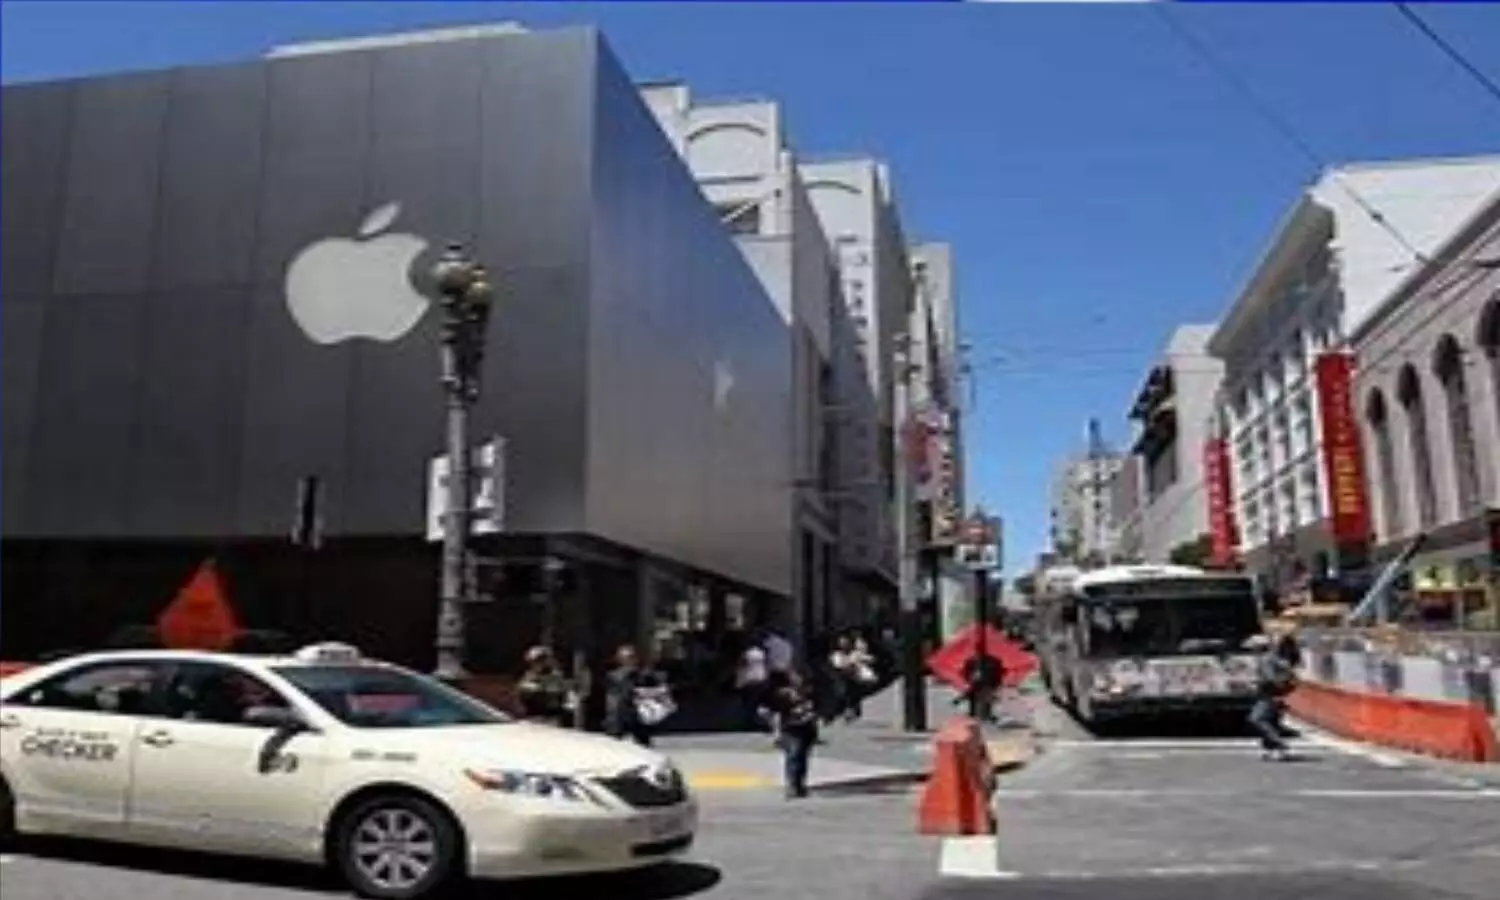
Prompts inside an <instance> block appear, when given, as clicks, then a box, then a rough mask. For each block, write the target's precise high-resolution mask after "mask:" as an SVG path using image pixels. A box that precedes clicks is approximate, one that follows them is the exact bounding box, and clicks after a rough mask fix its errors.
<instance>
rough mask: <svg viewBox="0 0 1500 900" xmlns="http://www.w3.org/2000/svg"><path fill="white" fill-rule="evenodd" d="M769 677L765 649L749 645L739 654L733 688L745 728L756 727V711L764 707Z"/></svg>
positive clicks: (758, 645)
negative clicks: (738, 700)
mask: <svg viewBox="0 0 1500 900" xmlns="http://www.w3.org/2000/svg"><path fill="white" fill-rule="evenodd" d="M770 675H771V669H770V663H769V661H768V659H767V656H766V651H765V648H763V647H761V646H760V644H759V643H751V644H750V645H749V646H748V647H746V648H745V650H744V652H742V653H741V654H740V659H739V665H738V666H737V667H736V669H735V673H734V688H735V691H736V692H737V693H738V694H739V697H740V709H741V711H742V713H743V718H744V721H745V724H746V726H747V727H749V728H750V729H751V730H755V729H756V727H757V725H756V723H757V722H758V719H757V715H758V713H757V710H759V709H760V708H761V707H762V706H763V705H764V702H765V692H766V685H767V683H768V680H769V678H770Z"/></svg>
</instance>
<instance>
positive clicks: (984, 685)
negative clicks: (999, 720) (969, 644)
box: [954, 648, 1005, 722]
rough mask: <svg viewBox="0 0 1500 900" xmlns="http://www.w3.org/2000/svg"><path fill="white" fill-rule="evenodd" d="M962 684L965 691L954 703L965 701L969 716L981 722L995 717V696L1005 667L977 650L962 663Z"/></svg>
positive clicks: (1002, 678) (1003, 676) (1003, 680)
mask: <svg viewBox="0 0 1500 900" xmlns="http://www.w3.org/2000/svg"><path fill="white" fill-rule="evenodd" d="M963 676H964V684H966V685H967V689H966V690H965V691H964V692H963V693H962V694H960V695H959V696H958V699H957V700H955V701H954V702H955V703H962V702H964V701H967V702H968V704H969V715H970V716H971V717H973V718H975V719H978V720H979V721H981V722H989V721H992V720H993V719H994V717H995V694H996V692H997V691H999V690H1000V686H1001V685H1003V684H1004V683H1005V666H1004V664H1002V663H1001V662H1000V660H998V659H996V658H995V657H994V656H992V655H990V654H989V653H980V652H978V648H976V649H975V652H974V654H973V655H972V656H970V657H969V659H968V661H967V662H965V663H964V670H963Z"/></svg>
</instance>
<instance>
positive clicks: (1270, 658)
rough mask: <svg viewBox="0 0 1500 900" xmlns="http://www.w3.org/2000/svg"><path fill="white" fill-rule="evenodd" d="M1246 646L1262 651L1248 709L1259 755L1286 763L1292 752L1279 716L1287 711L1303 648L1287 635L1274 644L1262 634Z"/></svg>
mask: <svg viewBox="0 0 1500 900" xmlns="http://www.w3.org/2000/svg"><path fill="white" fill-rule="evenodd" d="M1249 646H1250V648H1251V649H1257V650H1261V651H1262V652H1261V655H1260V659H1259V660H1258V661H1257V664H1256V698H1255V705H1254V706H1253V707H1251V709H1250V726H1251V727H1252V728H1254V729H1255V731H1256V733H1257V734H1259V735H1260V750H1261V758H1262V759H1267V760H1270V759H1274V760H1278V761H1281V762H1285V761H1286V760H1288V759H1290V758H1291V753H1290V751H1289V750H1288V748H1287V743H1286V731H1285V729H1284V728H1283V726H1282V717H1283V716H1284V715H1285V714H1286V696H1287V695H1288V694H1290V693H1291V692H1292V690H1293V689H1294V688H1295V687H1296V686H1297V669H1296V665H1297V660H1298V659H1299V658H1300V657H1301V654H1302V651H1301V648H1299V647H1298V646H1297V639H1296V638H1295V637H1293V636H1292V635H1290V634H1284V635H1282V636H1281V638H1280V639H1279V640H1278V641H1276V643H1275V644H1272V642H1271V640H1270V639H1269V638H1267V637H1265V636H1264V635H1257V636H1256V637H1255V638H1252V642H1251V643H1250V645H1249Z"/></svg>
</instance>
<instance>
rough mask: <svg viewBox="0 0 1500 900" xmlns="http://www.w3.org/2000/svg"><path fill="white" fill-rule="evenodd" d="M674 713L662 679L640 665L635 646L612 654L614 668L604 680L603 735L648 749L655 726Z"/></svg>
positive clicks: (656, 673)
mask: <svg viewBox="0 0 1500 900" xmlns="http://www.w3.org/2000/svg"><path fill="white" fill-rule="evenodd" d="M675 709H676V708H675V705H674V704H673V702H672V698H671V690H670V688H669V687H668V685H667V684H666V681H665V679H663V678H662V677H661V675H660V673H658V672H656V671H655V670H653V669H651V668H650V667H649V666H647V665H645V664H644V663H643V662H642V661H641V659H640V655H639V654H638V653H637V652H636V649H635V647H634V646H632V645H630V644H626V645H624V646H622V647H620V649H618V650H616V651H615V664H614V666H613V667H612V668H611V669H610V670H609V672H608V673H606V674H605V676H604V731H605V733H606V734H608V735H610V736H611V737H616V738H620V739H621V740H627V739H628V740H633V741H635V742H636V743H637V744H640V745H641V746H643V747H649V746H651V741H652V737H653V735H654V734H655V731H656V729H657V726H659V725H660V724H661V723H662V722H663V721H665V720H666V718H667V717H668V716H670V715H671V714H672V713H673V712H674V711H675Z"/></svg>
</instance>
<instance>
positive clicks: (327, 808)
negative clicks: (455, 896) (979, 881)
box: [0, 644, 698, 898]
mask: <svg viewBox="0 0 1500 900" xmlns="http://www.w3.org/2000/svg"><path fill="white" fill-rule="evenodd" d="M697 819H698V807H697V802H696V801H695V800H694V798H693V797H692V796H691V795H690V793H689V791H688V789H687V787H686V785H685V783H684V781H683V778H682V775H681V774H680V773H679V772H678V770H677V769H676V768H675V767H674V766H673V765H672V763H671V762H670V761H669V760H668V759H667V758H666V757H664V756H661V755H660V754H657V753H655V752H652V751H651V750H647V749H645V748H642V747H638V746H636V745H633V744H629V743H625V742H622V741H617V740H613V739H610V738H606V737H602V736H598V735H591V734H585V733H581V732H576V731H566V730H563V729H559V728H553V727H550V726H545V725H533V724H528V723H524V722H518V721H515V720H514V719H511V718H510V717H508V716H506V715H504V714H503V713H500V712H498V711H496V710H494V709H492V708H491V707H489V706H487V705H485V704H483V703H481V702H479V701H477V700H475V699H473V698H471V697H469V696H468V695H466V694H464V693H462V692H460V691H458V690H455V689H453V688H451V687H448V686H447V685H445V684H443V683H442V682H440V681H437V680H435V679H433V678H430V677H428V676H425V675H419V674H416V673H415V672H411V671H408V670H406V669H402V668H400V667H397V666H394V665H389V664H386V663H381V662H376V661H372V660H368V659H364V658H361V656H360V654H359V652H358V651H357V650H355V649H354V648H353V647H349V646H347V645H342V644H321V645H316V646H313V647H309V648H306V649H304V650H302V651H299V652H298V653H296V654H294V655H292V656H281V657H269V656H241V655H236V654H223V653H202V652H194V651H171V650H162V651H149V650H148V651H114V652H108V653H94V654H86V655H80V656H74V657H70V658H67V659H63V660H59V661H56V662H52V663H48V664H46V665H42V666H38V667H36V668H34V669H28V670H26V671H24V672H21V673H20V674H16V675H11V676H9V677H6V678H5V679H4V680H3V681H0V839H3V838H6V837H10V836H14V835H17V834H19V835H43V834H46V835H63V836H71V837H83V838H91V839H103V840H113V841H122V842H128V843H136V844H147V845H157V846H163V847H177V848H192V849H195V850H204V851H210V852H220V853H230V854H244V855H251V856H261V857H270V858H278V859H287V860H297V861H305V862H309V863H327V864H331V865H332V866H334V867H336V868H337V869H338V870H339V871H340V872H341V873H342V874H343V876H344V878H345V879H346V880H347V881H348V883H349V885H350V886H351V887H352V888H353V889H354V890H355V891H357V892H358V893H360V894H362V895H364V896H368V897H376V898H411V897H421V896H426V895H430V894H431V893H433V892H434V891H436V890H437V889H438V888H440V887H441V886H443V885H445V884H447V883H448V882H450V881H452V880H454V879H456V878H459V877H462V876H465V875H467V876H472V877H477V878H506V877H522V876H538V875H555V874H572V873H581V872H603V871H614V870H624V869H631V868H637V867H642V866H647V865H652V864H655V863H658V862H662V861H664V860H666V859H668V858H670V857H672V856H675V855H677V854H679V853H681V852H682V851H684V850H686V849H687V848H688V847H689V845H690V844H691V843H692V841H693V834H694V831H695V829H696V827H697Z"/></svg>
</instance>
